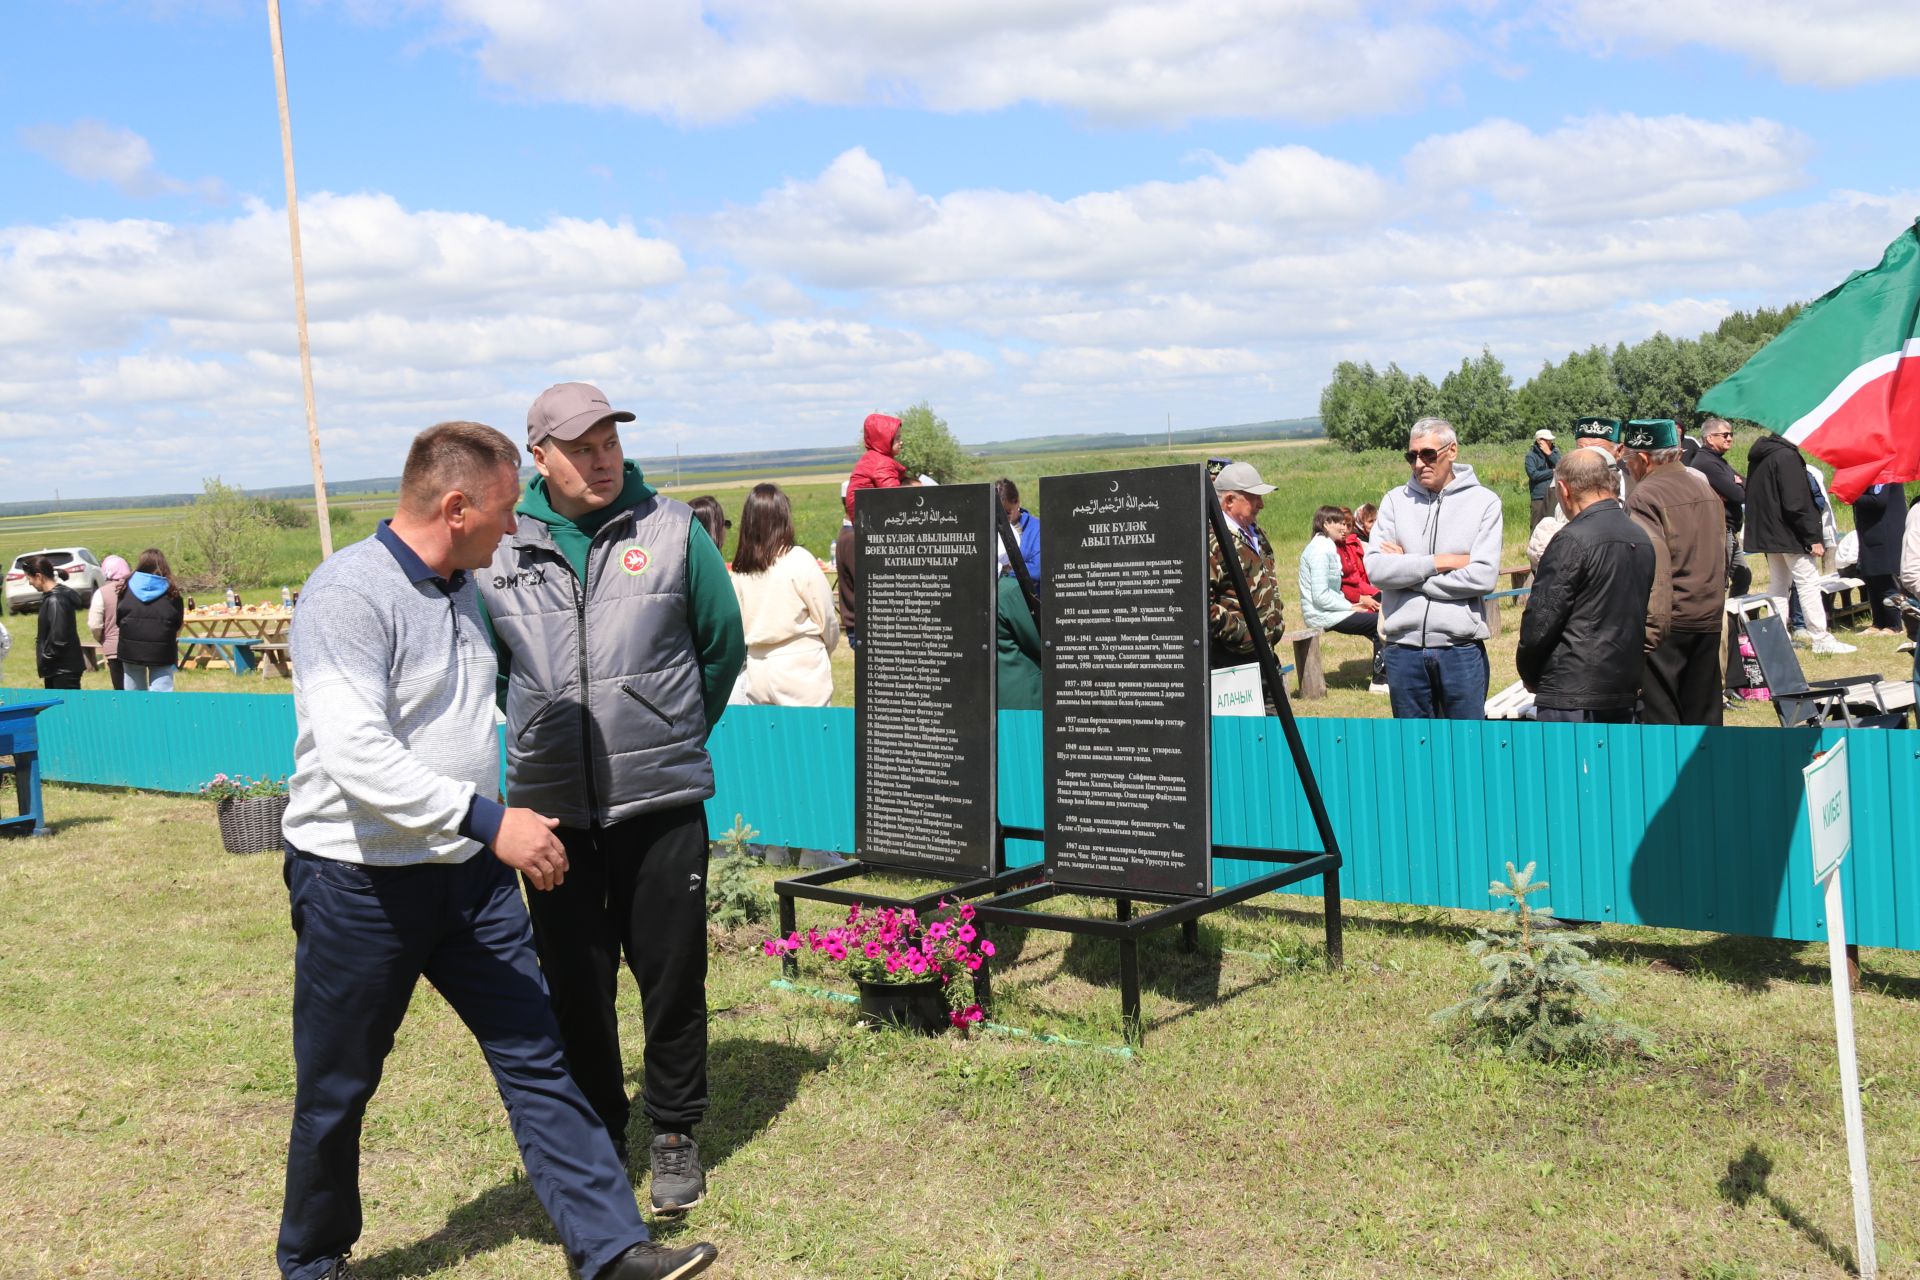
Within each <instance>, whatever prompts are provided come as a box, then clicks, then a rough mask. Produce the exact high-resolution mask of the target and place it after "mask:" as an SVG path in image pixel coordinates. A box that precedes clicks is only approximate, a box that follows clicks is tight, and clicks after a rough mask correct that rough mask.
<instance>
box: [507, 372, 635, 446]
mask: <svg viewBox="0 0 1920 1280" xmlns="http://www.w3.org/2000/svg"><path fill="white" fill-rule="evenodd" d="M609 420H611V421H613V422H632V421H633V415H632V414H630V413H628V412H627V411H626V410H625V409H616V408H614V407H613V406H612V405H610V404H608V403H607V398H606V397H605V396H604V395H602V394H600V388H598V387H596V386H594V385H593V384H592V383H589V382H561V383H557V384H555V385H554V386H551V387H548V388H547V389H546V390H545V391H542V392H541V393H540V398H539V399H537V400H535V401H534V402H533V408H531V409H529V410H527V448H529V449H531V448H533V446H534V445H537V444H539V443H540V442H541V441H542V440H545V439H546V438H547V437H548V436H552V437H553V438H554V439H556V440H578V439H579V438H580V437H581V436H583V435H585V434H586V433H587V432H589V431H591V430H593V429H594V428H595V427H597V426H599V425H600V424H601V423H603V422H607V421H609Z"/></svg>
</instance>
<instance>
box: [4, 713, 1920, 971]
mask: <svg viewBox="0 0 1920 1280" xmlns="http://www.w3.org/2000/svg"><path fill="white" fill-rule="evenodd" d="M40 693H41V691H40V690H37V689H18V690H12V689H0V700H7V699H10V698H21V697H29V696H38V695H39V694H40ZM61 696H62V697H63V698H65V699H66V702H65V705H63V706H59V707H55V708H53V709H51V710H49V711H47V712H45V713H43V715H42V716H41V719H40V723H41V730H42V734H41V744H42V751H41V760H42V764H43V766H44V768H45V773H46V776H47V777H48V778H49V779H52V780H55V781H66V782H80V783H92V784H99V785H108V786H126V787H142V788H148V789H152V790H159V791H193V790H195V789H196V788H198V787H199V786H200V784H201V783H203V782H205V781H206V780H207V779H208V778H210V777H212V776H213V775H214V774H215V773H220V772H226V773H251V774H256V775H259V774H267V775H274V776H277V775H280V774H284V773H286V772H288V771H289V770H290V769H291V768H292V765H293V733H294V725H293V700H292V699H291V698H289V697H287V696H286V695H284V694H241V693H232V694H146V695H139V694H114V693H107V692H96V691H86V692H78V693H74V692H69V693H64V694H62V695H61ZM1299 725H1300V733H1301V737H1302V739H1303V741H1304V742H1305V745H1306V749H1307V755H1308V758H1309V759H1310V760H1311V761H1312V763H1313V768H1314V773H1315V775H1316V776H1317V778H1318V779H1319V782H1320V787H1321V791H1322V793H1323V794H1324V795H1325V797H1326V803H1327V809H1328V812H1329V814H1330V815H1331V817H1332V821H1333V824H1334V830H1335V833H1336V835H1337V836H1338V838H1339V841H1340V847H1341V852H1342V853H1343V854H1344V855H1345V857H1346V863H1345V866H1344V867H1343V869H1342V871H1341V884H1340V887H1341V892H1342V894H1343V896H1345V897H1347V898H1350V899H1357V900H1361V901H1376V902H1401V903H1415V904H1425V905H1430V906H1440V907H1463V908H1467V909H1469V910H1484V909H1486V908H1488V907H1489V906H1491V905H1492V900H1491V899H1490V898H1489V896H1488V894H1487V884H1488V882H1489V881H1490V880H1493V879H1495V878H1497V877H1499V876H1501V875H1502V874H1503V867H1504V864H1505V863H1506V862H1508V861H1512V862H1514V863H1516V864H1524V863H1526V862H1529V861H1532V862H1537V863H1538V864H1539V874H1540V875H1541V876H1542V877H1543V878H1545V879H1547V880H1548V881H1550V882H1551V884H1552V886H1553V887H1552V889H1551V890H1550V891H1549V893H1548V895H1547V896H1548V898H1549V899H1550V900H1551V902H1552V904H1553V906H1554V908H1555V910H1556V911H1558V912H1559V913H1560V914H1561V915H1563V916H1569V917H1574V918H1578V919H1585V920H1601V921H1612V922H1617V923H1621V924H1653V925H1666V926H1672V927H1676V928H1683V929H1701V930H1711V931H1716V932H1725V933H1742V934H1753V935H1758V936H1763V937H1779V938H1795V939H1802V940H1807V941H1813V940H1819V939H1824V938H1825V936H1826V920H1825V917H1824V904H1823V900H1822V897H1821V895H1820V893H1819V892H1818V890H1817V889H1816V887H1815V886H1814V884H1813V881H1812V865H1811V854H1810V852H1809V848H1808V835H1807V822H1806V812H1805V807H1806V806H1805V793H1804V791H1803V789H1802V787H1801V782H1800V769H1801V767H1802V766H1803V765H1805V764H1806V762H1807V761H1808V760H1809V759H1810V758H1811V757H1812V755H1813V753H1814V752H1815V751H1816V750H1819V749H1822V748H1824V747H1827V746H1831V745H1832V744H1833V743H1835V742H1837V741H1839V740H1840V739H1841V738H1842V737H1843V736H1845V737H1848V739H1849V744H1848V752H1849V755H1850V757H1851V768H1850V775H1851V783H1852V792H1853V834H1854V844H1853V853H1852V855H1851V856H1850V857H1849V858H1848V860H1847V863H1846V867H1845V869H1844V871H1843V873H1842V874H1843V876H1844V878H1845V883H1846V891H1847V905H1848V912H1849V923H1848V934H1849V936H1850V937H1851V938H1853V939H1855V940H1857V941H1859V942H1860V943H1862V944H1864V945H1866V946H1875V947H1900V948H1905V949H1907V950H1920V732H1917V731H1912V730H1892V731H1889V730H1862V731H1857V732H1853V733H1851V734H1848V733H1847V732H1846V731H1845V730H1825V731H1815V730H1808V729H1794V730H1784V729H1699V728H1670V727H1665V726H1638V725H1555V724H1549V725H1542V724H1532V723H1508V722H1501V721H1493V722H1450V721H1396V720H1336V719H1319V718H1313V719H1303V720H1301V721H1300V722H1299ZM1213 742H1214V839H1215V840H1216V841H1217V842H1218V843H1221V844H1242V845H1253V846H1261V847H1268V848H1288V849H1302V850H1309V851H1313V850H1318V848H1319V847H1320V846H1319V837H1318V835H1317V833H1316V832H1315V830H1314V825H1313V821H1312V816H1311V814H1310V812H1309V810H1308V808H1307V804H1306V799H1305V797H1304V795H1303V794H1302V793H1301V790H1300V788H1299V785H1298V779H1297V778H1296V777H1295V775H1294V769H1293V761H1292V757H1291V756H1290V754H1289V753H1288V751H1287V745H1286V740H1285V738H1284V737H1283V736H1282V734H1281V732H1280V726H1279V723H1278V722H1277V721H1274V720H1266V719H1259V718H1251V717H1247V718H1241V717H1233V718H1225V719H1221V720H1217V721H1216V722H1215V723H1214V730H1213ZM710 745H711V747H712V750H713V755H714V768H715V773H716V777H717V783H718V786H717V791H716V794H715V795H714V797H713V799H712V800H711V801H709V802H708V806H707V812H708V820H709V822H710V823H711V825H712V828H713V830H714V831H716V832H718V831H721V830H724V829H725V828H726V827H728V826H730V825H731V824H732V822H733V818H734V815H735V814H736V813H737V814H741V815H744V816H745V818H746V820H747V821H748V822H749V823H751V824H752V825H753V826H754V827H756V828H758V829H759V830H760V832H761V837H760V838H761V840H762V841H763V842H765V843H769V844H793V845H799V846H801V847H803V848H813V849H835V850H838V851H840V852H843V853H846V852H851V851H852V848H853V795H854V787H855V778H854V776H853V713H852V711H850V710H848V709H845V708H821V709H798V708H780V707H734V708H732V709H730V710H729V711H728V712H727V715H726V717H725V718H724V719H723V720H722V721H721V722H720V725H719V727H718V728H716V729H715V730H714V734H713V737H712V740H711V744H710ZM999 749H1000V771H999V778H1000V815H1001V819H1002V821H1004V822H1006V823H1008V824H1010V825H1016V826H1033V827H1037V826H1039V825H1040V823H1041V818H1042V800H1043V797H1042V794H1041V778H1042V768H1041V760H1042V757H1041V751H1042V736H1041V726H1040V713H1038V712H1035V711H1017V712H1016V711H1010V712H1004V713H1002V715H1001V717H1000V736H999ZM1040 852H1041V851H1040V847H1039V846H1038V845H1036V844H1033V843H1031V842H1024V841H1015V842H1012V843H1011V844H1010V846H1009V854H1010V855H1011V859H1012V861H1013V862H1014V863H1015V864H1016V865H1025V864H1027V863H1030V862H1034V861H1037V860H1038V859H1039V857H1040ZM1265 869H1266V868H1265V865H1264V864H1257V863H1245V862H1236V861H1231V860H1224V859H1223V860H1221V861H1220V862H1219V863H1217V864H1216V868H1215V878H1216V880H1217V881H1218V882H1219V883H1220V884H1222V885H1228V884H1236V883H1240V882H1242V881H1244V880H1246V879H1247V878H1249V877H1251V876H1253V875H1256V874H1259V873H1260V872H1261V871H1262V870H1265ZM1298 892H1299V893H1301V894H1303V895H1306V896H1307V897H1309V898H1315V899H1317V897H1318V895H1319V893H1320V884H1319V882H1318V881H1317V880H1314V881H1307V882H1304V883H1302V884H1301V885H1300V886H1299V887H1298Z"/></svg>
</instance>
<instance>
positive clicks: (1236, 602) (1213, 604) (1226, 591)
mask: <svg viewBox="0 0 1920 1280" xmlns="http://www.w3.org/2000/svg"><path fill="white" fill-rule="evenodd" d="M1259 528H1260V526H1259V525H1257V524H1256V525H1255V526H1254V529H1255V530H1256V531H1258V530H1259ZM1233 545H1234V549H1235V550H1237V551H1238V552H1239V553H1240V568H1241V569H1242V571H1244V572H1245V573H1246V575H1247V587H1248V589H1249V590H1251V591H1252V592H1253V603H1254V607H1255V608H1256V609H1258V610H1259V612H1260V621H1261V623H1262V624H1263V625H1264V626H1265V627H1266V630H1267V641H1268V643H1270V644H1271V645H1272V646H1273V647H1274V649H1275V651H1276V652H1277V651H1278V650H1279V648H1280V637H1281V635H1282V634H1283V633H1284V632H1285V631H1286V629H1287V628H1286V623H1285V621H1284V620H1283V619H1284V610H1283V608H1282V605H1281V601H1280V581H1279V579H1278V578H1277V577H1276V576H1275V575H1274V572H1273V539H1271V538H1269V537H1267V535H1266V534H1265V533H1264V532H1262V533H1261V534H1260V545H1261V548H1262V550H1260V551H1255V550H1254V549H1253V548H1252V547H1251V546H1250V545H1248V543H1247V540H1246V538H1245V537H1243V536H1242V535H1241V533H1240V531H1239V530H1237V529H1236V530H1234V535H1233ZM1207 639H1208V654H1209V656H1210V658H1211V659H1212V665H1214V666H1215V667H1231V666H1235V665H1237V664H1239V663H1242V662H1252V661H1253V633H1252V631H1250V630H1249V629H1248V627H1247V619H1246V615H1245V614H1244V613H1242V612H1241V609H1240V598H1239V597H1238V596H1237V595H1235V594H1234V590H1233V579H1232V578H1230V577H1228V576H1227V565H1226V561H1225V560H1223V559H1222V558H1221V556H1220V542H1219V539H1217V538H1215V537H1214V536H1213V529H1212V527H1211V526H1209V527H1208V529H1207Z"/></svg>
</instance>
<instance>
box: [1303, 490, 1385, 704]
mask: <svg viewBox="0 0 1920 1280" xmlns="http://www.w3.org/2000/svg"><path fill="white" fill-rule="evenodd" d="M1346 536H1347V513H1346V511H1345V510H1344V509H1343V508H1340V507H1321V508H1320V509H1319V510H1318V511H1316V512H1314V513H1313V537H1312V539H1310V540H1309V541H1308V543H1307V546H1306V549H1305V550H1304V551H1302V552H1301V553H1300V616H1301V618H1302V619H1304V620H1305V622H1306V624H1307V625H1308V626H1310V627H1318V628H1319V629H1320V630H1322V631H1338V632H1340V633H1341V634H1342V635H1349V636H1365V637H1366V638H1367V639H1368V640H1371V641H1372V642H1373V680H1372V683H1371V684H1370V685H1369V691H1370V692H1372V693H1385V692H1386V691H1387V676H1386V655H1385V653H1383V652H1382V650H1381V648H1380V613H1379V608H1380V606H1379V605H1378V604H1375V605H1373V607H1372V608H1370V609H1369V608H1364V607H1363V608H1359V609H1356V608H1354V607H1353V605H1352V604H1351V603H1350V602H1349V601H1348V600H1347V598H1346V596H1344V595H1342V594H1341V592H1340V548H1339V545H1338V543H1339V540H1340V539H1341V538H1344V537H1346Z"/></svg>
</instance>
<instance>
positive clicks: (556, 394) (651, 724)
mask: <svg viewBox="0 0 1920 1280" xmlns="http://www.w3.org/2000/svg"><path fill="white" fill-rule="evenodd" d="M631 421H633V415H632V414H631V413H627V412H625V411H624V410H616V409H614V408H613V407H612V406H611V405H609V404H608V402H607V398H606V397H605V396H603V395H602V394H600V391H599V390H598V389H597V388H595V387H592V386H589V385H587V384H586V383H584V382H563V383H561V384H559V385H558V386H554V387H549V388H547V390H545V391H543V392H542V393H541V394H540V398H539V399H537V400H535V401H534V402H533V408H532V409H530V410H529V411H528V413H527V447H528V449H529V451H530V452H531V453H532V454H533V463H534V467H535V468H536V469H537V470H538V471H539V473H540V474H539V475H538V476H537V477H535V478H534V479H533V481H532V482H531V483H529V484H528V485H527V488H526V492H525V493H524V494H523V495H522V497H521V500H520V503H519V507H518V509H517V514H518V526H517V528H516V530H515V532H514V533H513V535H512V536H511V537H509V538H507V539H506V540H504V541H503V542H502V543H501V544H500V547H499V549H498V550H497V551H496V552H495V553H494V557H493V563H492V565H491V566H490V567H489V568H488V569H486V570H485V571H483V572H482V573H481V574H480V592H481V596H482V599H483V600H484V602H485V604H486V609H487V613H488V616H489V620H490V623H491V625H492V627H493V633H494V642H495V647H496V649H497V650H498V652H499V656H500V673H501V682H502V684H503V685H504V689H505V705H506V714H507V794H508V796H509V798H510V801H511V803H513V804H516V805H523V806H526V807H529V808H532V809H536V810H538V811H539V812H541V813H543V814H547V815H549V816H550V817H553V818H556V819H558V820H559V823H560V826H559V829H558V831H557V834H558V835H559V837H560V839H561V842H562V843H563V844H564V845H565V846H566V851H567V864H568V870H567V877H566V879H565V880H564V881H562V882H561V883H560V884H557V885H555V886H553V887H552V888H549V889H541V888H538V887H537V886H534V885H531V884H529V885H528V892H527V905H528V908H529V910H530V911H531V914H532V916H533V938H534V945H535V947H536V949H537V950H538V951H539V954H540V967H541V968H542V969H543V970H544V971H545V973H546V977H547V985H548V987H549V988H550V990H551V993H552V998H553V1009H554V1013H555V1015H556V1016H557V1017H558V1020H559V1023H560V1033H561V1038H562V1040H563V1042H564V1043H565V1045H566V1050H567V1060H568V1063H569V1064H570V1066H571V1068H572V1070H573V1075H574V1078H575V1080H576V1081H578V1083H579V1085H580V1089H581V1092H583V1093H585V1094H586V1096H587V1100H588V1101H589V1102H590V1103H591V1104H592V1105H593V1109H594V1111H595V1112H596V1113H598V1115H599V1116H600V1119H601V1121H602V1123H604V1124H605V1125H606V1126H607V1132H608V1133H610V1134H611V1135H612V1136H613V1141H614V1146H615V1147H616V1148H617V1149H618V1150H619V1151H620V1152H621V1154H622V1155H623V1156H624V1155H625V1153H626V1150H627V1120H628V1116H629V1112H630V1110H631V1104H630V1102H629V1100H628V1097H627V1089H626V1073H625V1068H624V1065H623V1061H622V1058H621V1055H620V1031H619V1021H618V1018H617V1017H616V1014H615V1010H614V994H615V991H616V988H617V984H618V979H619V961H620V957H621V956H622V955H623V954H624V955H625V957H626V961H627V966H628V968H630V969H631V970H632V971H633V977H634V981H635V982H636V983H637V984H638V985H639V988H640V1003H641V1012H642V1017H643V1020H644V1024H645V1027H646V1041H647V1043H646V1054H645V1068H646V1069H645V1079H644V1084H643V1087H642V1098H643V1100H644V1103H645V1107H646V1112H647V1119H648V1121H649V1122H650V1124H651V1125H652V1130H653V1137H652V1169H653V1185H652V1190H651V1199H652V1203H653V1208H654V1211H655V1212H657V1213H680V1212H684V1211H685V1210H687V1209H690V1208H692V1207H693V1206H694V1205H696V1204H698V1203H699V1202H700V1201H701V1199H702V1198H703V1197H704V1196H705V1194H706V1175H705V1172H704V1171H703V1169H702V1168H701V1165H700V1155H699V1147H698V1145H697V1144H696V1143H695V1142H694V1139H693V1127H694V1126H695V1125H696V1124H698V1123H699V1121H700V1120H701V1118H702V1117H703V1116H704V1115H705V1113H706V1108H707V1004H706V978H707V934H706V929H707V896H706V876H707V821H706V811H705V809H704V808H703V807H702V804H701V802H702V801H704V800H705V799H706V798H707V797H709V796H711V795H712V794H713V763H712V761H711V760H710V759H709V758H708V756H707V750H706V741H707V734H708V732H709V731H710V730H711V729H712V727H713V724H714V722H715V721H716V720H717V719H718V718H719V716H720V713H721V711H723V710H724V709H725V707H726V704H727V695H728V694H729V693H730V692H731V691H732V689H733V682H734V679H735V677H737V676H738V675H739V674H740V666H741V663H742V662H743V661H744V660H745V656H746V641H745V639H744V637H743V636H742V634H741V629H740V607H739V604H738V603H737V602H736V601H735V599H734V594H733V587H732V584H731V583H730V582H729V581H728V579H727V567H726V564H725V562H724V561H723V560H721V558H720V551H719V549H718V548H717V547H715V546H714V545H713V540H712V538H710V537H708V536H707V531H706V530H705V529H704V528H703V527H701V525H700V523H699V521H697V520H695V519H694V517H693V512H692V510H691V508H689V507H688V506H687V505H686V504H685V503H682V502H676V501H674V500H673V499H671V498H668V497H665V496H663V495H661V494H659V493H656V492H655V491H654V490H653V488H652V487H651V486H649V485H648V484H647V483H646V481H645V479H644V478H643V477H642V476H641V474H640V468H639V467H638V466H636V465H635V464H634V463H632V462H629V461H627V460H626V458H625V457H624V455H623V454H622V452H621V448H620V433H619V424H620V423H622V422H631Z"/></svg>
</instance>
